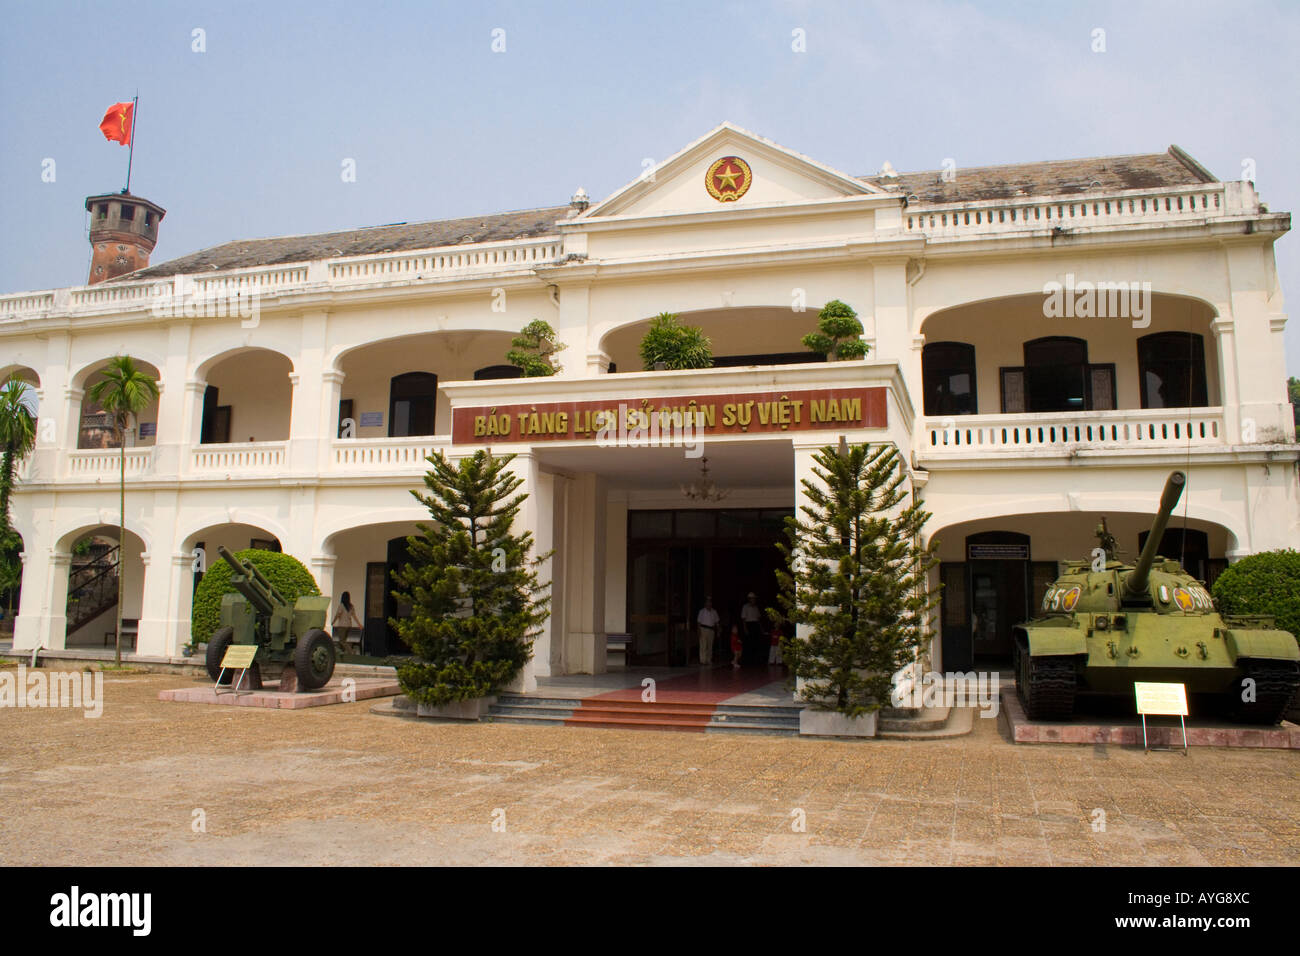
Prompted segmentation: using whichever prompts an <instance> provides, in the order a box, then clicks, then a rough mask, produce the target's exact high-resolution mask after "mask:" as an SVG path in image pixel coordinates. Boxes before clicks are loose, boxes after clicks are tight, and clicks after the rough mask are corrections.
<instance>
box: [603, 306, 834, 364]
mask: <svg viewBox="0 0 1300 956" xmlns="http://www.w3.org/2000/svg"><path fill="white" fill-rule="evenodd" d="M653 318H654V317H653V316H651V317H648V318H646V319H643V320H641V321H640V322H634V323H632V324H631V325H625V326H622V327H620V328H617V329H614V330H613V331H612V332H609V333H607V334H606V335H605V336H604V338H603V339H602V340H601V345H600V347H601V349H602V350H603V351H604V352H605V353H606V354H608V355H609V357H610V359H611V361H612V363H613V365H614V367H615V368H616V369H617V370H619V371H623V372H639V371H642V370H643V367H644V363H643V362H642V361H641V355H640V346H641V340H642V339H643V338H644V337H645V334H646V331H647V330H648V329H649V328H650V323H651V322H652V321H653ZM680 319H681V322H682V324H683V325H694V326H698V327H700V328H701V329H703V330H704V334H705V335H707V336H708V337H709V339H710V341H711V342H712V346H713V367H714V368H735V367H739V366H747V365H791V364H795V363H802V362H822V361H825V359H823V357H822V356H821V355H819V354H817V353H816V352H810V351H808V349H807V348H806V347H805V346H804V345H803V343H802V342H800V341H799V340H800V339H801V338H803V336H805V335H807V334H808V333H809V332H815V331H816V330H817V309H815V308H813V307H811V306H809V307H808V309H807V310H805V311H803V312H794V311H791V309H790V307H789V306H753V307H745V308H739V307H738V308H730V309H702V310H699V311H695V312H683V313H681V314H680Z"/></svg>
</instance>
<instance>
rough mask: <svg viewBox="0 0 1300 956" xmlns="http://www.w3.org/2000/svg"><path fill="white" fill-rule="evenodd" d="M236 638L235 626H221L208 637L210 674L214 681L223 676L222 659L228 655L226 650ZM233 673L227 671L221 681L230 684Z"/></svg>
mask: <svg viewBox="0 0 1300 956" xmlns="http://www.w3.org/2000/svg"><path fill="white" fill-rule="evenodd" d="M234 640H235V629H234V628H233V627H223V628H220V629H218V630H217V631H216V632H215V633H214V634H213V635H212V636H211V637H210V638H208V653H207V665H208V676H209V677H211V678H212V679H213V680H214V681H215V680H216V679H217V678H218V677H221V659H222V658H223V657H225V656H226V650H227V649H228V648H229V647H230V645H231V644H232V643H234ZM232 673H233V672H232V671H227V672H226V676H225V677H221V683H223V684H229V683H230V678H231V675H232Z"/></svg>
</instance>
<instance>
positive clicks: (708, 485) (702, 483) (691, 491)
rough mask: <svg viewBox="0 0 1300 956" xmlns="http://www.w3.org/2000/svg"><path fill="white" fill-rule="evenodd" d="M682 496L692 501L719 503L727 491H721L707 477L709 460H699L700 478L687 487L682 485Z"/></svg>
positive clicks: (727, 493)
mask: <svg viewBox="0 0 1300 956" xmlns="http://www.w3.org/2000/svg"><path fill="white" fill-rule="evenodd" d="M681 488H682V494H683V495H685V496H686V497H687V498H690V499H691V500H692V501H721V500H722V499H723V498H725V497H727V495H729V494H731V492H729V491H721V490H719V488H718V486H717V485H715V484H714V483H713V479H712V478H710V477H709V459H707V458H702V459H700V477H699V478H697V479H695V480H694V481H692V482H691V483H690V484H689V485H682V486H681Z"/></svg>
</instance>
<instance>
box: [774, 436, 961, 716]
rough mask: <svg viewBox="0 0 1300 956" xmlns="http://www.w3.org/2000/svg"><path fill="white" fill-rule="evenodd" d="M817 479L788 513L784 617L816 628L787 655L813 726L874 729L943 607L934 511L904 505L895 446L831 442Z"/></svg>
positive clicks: (788, 643) (778, 613) (779, 616)
mask: <svg viewBox="0 0 1300 956" xmlns="http://www.w3.org/2000/svg"><path fill="white" fill-rule="evenodd" d="M813 460H814V461H815V462H816V467H814V469H813V473H814V475H815V476H816V479H817V480H816V481H813V480H810V479H808V478H805V479H803V480H802V481H801V484H802V486H803V491H804V496H805V498H806V499H807V501H808V503H807V504H805V505H801V506H800V509H799V510H800V511H801V512H802V515H803V517H802V518H798V517H791V518H787V519H786V532H787V538H788V541H787V542H786V543H783V544H781V545H780V547H781V550H782V553H783V554H784V555H785V557H786V559H787V569H786V570H784V571H778V572H777V581H778V583H779V584H780V587H781V592H780V595H779V597H778V602H779V604H780V605H781V606H780V608H779V609H778V608H773V609H770V610H769V614H770V615H771V616H772V618H773V619H774V620H777V621H780V622H782V623H791V624H797V625H804V629H805V631H806V633H805V634H803V635H798V636H794V637H787V638H785V639H784V640H782V642H781V652H782V655H783V657H784V659H785V662H786V664H787V665H788V666H789V667H790V671H791V677H792V679H794V680H796V681H797V682H798V685H797V687H798V690H797V693H798V696H799V697H800V698H801V699H802V700H804V701H805V702H807V704H808V706H807V707H806V708H805V709H804V710H803V712H802V713H801V714H800V717H799V730H800V733H803V734H814V735H819V736H848V737H864V736H865V737H870V736H875V732H876V711H878V710H879V709H880V708H881V706H883V705H885V704H886V703H888V701H889V699H890V691H891V689H892V684H891V679H892V677H893V675H894V674H895V673H897V672H898V671H899V670H901V669H902V668H903V667H905V666H907V665H908V664H909V663H910V662H911V661H912V660H913V658H914V657H915V655H916V652H917V650H918V648H920V646H921V644H922V642H923V641H924V639H925V636H926V632H925V625H926V619H927V617H928V614H929V612H930V610H931V609H932V608H933V607H934V606H935V604H936V603H937V597H936V594H935V592H934V591H933V590H932V589H931V588H930V587H929V584H928V571H929V569H930V568H931V567H933V566H934V564H935V563H936V561H937V559H936V558H935V556H934V552H933V548H932V547H931V548H922V547H921V546H920V544H919V540H920V533H921V528H922V527H923V526H924V524H925V522H926V520H927V519H928V518H929V517H930V516H929V514H928V513H927V512H925V511H923V510H921V506H920V505H919V504H917V503H915V502H913V503H912V504H911V505H910V506H907V507H903V505H904V501H905V499H906V497H907V493H906V492H905V491H903V490H902V486H903V483H904V481H905V480H906V477H907V476H906V474H905V473H904V472H903V470H902V468H901V461H902V459H901V457H900V455H899V453H898V449H897V448H895V447H894V446H893V445H874V446H873V445H854V446H851V447H850V446H846V445H842V446H841V449H840V450H838V451H837V450H836V449H835V448H833V447H831V446H829V445H828V446H826V447H825V448H823V449H821V450H820V451H819V452H817V453H816V454H815V455H814V457H813Z"/></svg>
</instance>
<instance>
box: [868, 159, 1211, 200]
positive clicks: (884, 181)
mask: <svg viewBox="0 0 1300 956" xmlns="http://www.w3.org/2000/svg"><path fill="white" fill-rule="evenodd" d="M861 178H862V181H863V182H868V183H872V184H874V185H876V186H883V187H886V188H888V187H890V186H891V185H898V186H899V187H900V188H899V190H898V191H899V192H901V193H902V194H903V195H904V196H907V197H909V199H910V200H911V201H912V202H923V203H962V202H977V201H979V200H982V199H1014V198H1015V197H1017V196H1068V195H1070V194H1072V193H1082V192H1087V191H1088V189H1089V188H1094V189H1095V188H1100V189H1103V190H1114V189H1161V188H1164V187H1169V186H1193V185H1196V184H1198V183H1212V182H1217V181H1218V180H1216V179H1215V178H1214V177H1213V176H1212V175H1210V173H1209V172H1208V171H1207V170H1206V169H1205V168H1204V167H1203V166H1201V164H1200V163H1198V162H1196V160H1194V159H1192V157H1191V156H1189V155H1187V153H1185V152H1183V150H1181V149H1179V148H1178V147H1177V146H1171V147H1169V150H1168V151H1167V152H1164V153H1148V154H1145V155H1141V156H1100V157H1097V158H1095V159H1062V160H1056V161H1053V162H1046V163H1016V164H1013V165H1009V166H972V167H970V168H969V169H963V168H961V167H958V168H957V170H956V173H955V176H954V178H953V181H952V182H944V181H943V177H942V172H941V171H940V170H934V171H932V172H924V173H899V174H898V177H897V178H896V179H895V178H887V177H884V176H878V175H877V176H863V177H861ZM911 197H915V198H914V199H912V198H911Z"/></svg>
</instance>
